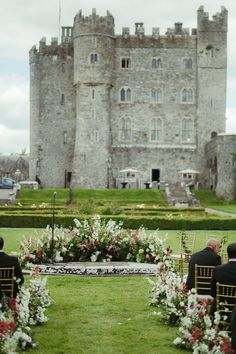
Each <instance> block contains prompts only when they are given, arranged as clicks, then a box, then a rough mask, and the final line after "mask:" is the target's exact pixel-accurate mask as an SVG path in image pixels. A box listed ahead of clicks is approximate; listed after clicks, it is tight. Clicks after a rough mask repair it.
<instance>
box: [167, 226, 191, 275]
mask: <svg viewBox="0 0 236 354" xmlns="http://www.w3.org/2000/svg"><path fill="white" fill-rule="evenodd" d="M179 236H180V237H179V238H180V242H179V249H180V253H179V254H176V255H173V256H172V257H173V259H174V261H175V264H176V268H177V270H178V271H179V273H180V276H181V278H182V279H183V278H184V275H186V274H187V273H188V265H189V261H190V258H191V255H192V254H193V253H194V247H195V241H196V234H195V233H193V232H191V231H182V232H181V233H180V235H179Z"/></svg>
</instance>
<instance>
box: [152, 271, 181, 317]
mask: <svg viewBox="0 0 236 354" xmlns="http://www.w3.org/2000/svg"><path fill="white" fill-rule="evenodd" d="M148 281H149V283H150V284H151V285H152V291H151V294H152V298H151V303H150V304H151V305H152V306H157V307H159V309H160V311H159V312H154V314H155V315H158V316H159V317H160V318H161V320H162V321H163V322H164V323H167V324H178V323H179V322H180V320H181V318H182V317H183V316H185V315H186V305H187V299H188V296H187V291H186V288H185V286H184V284H183V282H182V280H181V277H180V275H179V274H177V273H176V271H175V270H174V268H173V267H172V269H171V270H168V271H166V270H165V268H162V270H161V271H160V272H159V276H158V277H157V280H156V282H154V281H152V280H151V279H148Z"/></svg>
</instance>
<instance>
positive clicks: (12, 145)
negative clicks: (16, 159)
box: [0, 124, 29, 155]
mask: <svg viewBox="0 0 236 354" xmlns="http://www.w3.org/2000/svg"><path fill="white" fill-rule="evenodd" d="M28 135H29V132H28V130H27V129H22V130H20V129H9V128H7V127H6V126H4V125H1V124H0V153H1V154H3V155H4V154H9V152H11V153H20V152H21V151H22V150H23V149H25V148H26V149H27V151H28V144H29V136H28Z"/></svg>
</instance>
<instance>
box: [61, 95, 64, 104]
mask: <svg viewBox="0 0 236 354" xmlns="http://www.w3.org/2000/svg"><path fill="white" fill-rule="evenodd" d="M61 104H62V105H64V104H65V95H64V93H62V94H61Z"/></svg>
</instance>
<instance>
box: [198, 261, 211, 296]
mask: <svg viewBox="0 0 236 354" xmlns="http://www.w3.org/2000/svg"><path fill="white" fill-rule="evenodd" d="M214 268H215V267H214V266H204V265H198V264H195V276H194V281H195V285H194V287H195V289H196V290H197V293H198V294H200V295H210V294H211V278H212V274H213V269H214Z"/></svg>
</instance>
